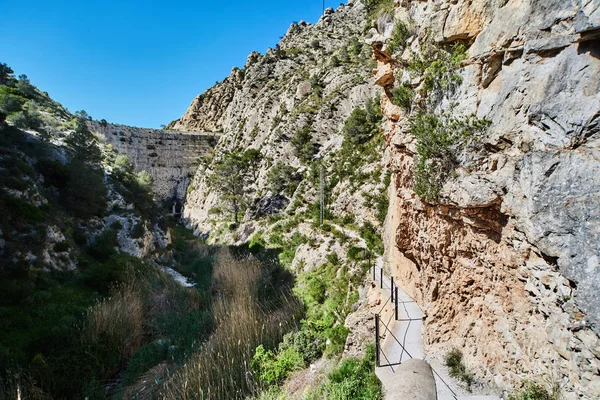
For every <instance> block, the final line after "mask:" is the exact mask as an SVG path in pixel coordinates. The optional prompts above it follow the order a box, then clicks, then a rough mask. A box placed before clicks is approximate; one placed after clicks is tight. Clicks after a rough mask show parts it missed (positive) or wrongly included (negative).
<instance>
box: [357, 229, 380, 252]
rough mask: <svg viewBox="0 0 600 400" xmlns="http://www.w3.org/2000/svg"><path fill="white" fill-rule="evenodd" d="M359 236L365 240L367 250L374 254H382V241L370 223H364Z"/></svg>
mask: <svg viewBox="0 0 600 400" xmlns="http://www.w3.org/2000/svg"><path fill="white" fill-rule="evenodd" d="M360 236H361V237H362V238H363V239H364V240H365V243H366V244H367V248H368V249H369V250H371V251H373V252H375V253H376V254H380V255H381V254H383V250H384V248H383V240H382V239H381V235H380V234H379V233H378V232H377V230H376V229H375V227H374V226H373V225H372V224H371V223H370V222H365V223H364V224H363V226H361V228H360Z"/></svg>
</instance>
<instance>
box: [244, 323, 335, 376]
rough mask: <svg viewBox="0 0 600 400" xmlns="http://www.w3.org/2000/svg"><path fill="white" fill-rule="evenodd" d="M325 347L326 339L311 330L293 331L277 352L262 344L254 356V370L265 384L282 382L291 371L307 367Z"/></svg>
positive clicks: (252, 364)
mask: <svg viewBox="0 0 600 400" xmlns="http://www.w3.org/2000/svg"><path fill="white" fill-rule="evenodd" d="M324 349H325V339H324V338H323V337H322V336H315V333H314V332H312V331H310V330H300V331H297V332H291V333H288V334H286V335H285V336H284V337H283V341H282V342H281V343H280V344H279V349H278V351H277V354H275V353H274V352H273V351H271V350H265V348H264V346H262V345H260V346H258V347H257V348H256V352H255V354H254V357H253V358H252V363H251V366H252V370H253V371H254V372H255V375H256V376H257V380H258V382H259V383H260V384H261V385H263V386H265V387H268V386H272V385H277V384H280V383H282V382H283V381H284V380H285V379H286V378H287V377H288V376H289V374H290V373H291V372H293V371H295V370H298V369H302V368H306V367H307V366H308V365H309V364H310V363H311V362H313V361H315V360H317V359H318V358H319V357H321V355H322V354H323V350H324Z"/></svg>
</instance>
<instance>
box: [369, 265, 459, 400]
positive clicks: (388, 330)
mask: <svg viewBox="0 0 600 400" xmlns="http://www.w3.org/2000/svg"><path fill="white" fill-rule="evenodd" d="M376 268H377V267H376V266H375V265H374V266H373V278H374V279H373V280H374V281H375V282H377V279H376ZM380 270H381V276H380V279H379V281H380V287H381V289H383V288H384V287H385V288H386V289H388V290H390V291H392V289H391V288H390V287H389V286H388V285H386V284H385V282H384V280H383V268H381V269H380ZM391 282H392V285H393V278H392V279H391ZM393 298H394V296H393V293H392V294H391V295H390V297H388V299H387V300H386V302H385V303H384V304H383V306H382V307H381V310H380V311H379V313H377V314H376V318H375V323H376V324H377V325H378V324H379V322H381V323H382V324H383V326H384V327H385V330H386V332H385V333H388V332H389V334H390V335H391V337H393V338H394V340H395V341H396V343H398V345H400V348H401V349H402V352H401V353H400V360H399V362H397V363H392V362H390V360H389V359H388V357H387V355H386V354H385V351H383V349H382V348H381V345H380V343H379V342H380V340H381V338H380V336H382V337H383V336H385V333H384V334H383V335H380V333H379V326H377V327H376V328H377V329H376V330H375V331H376V337H375V340H376V348H377V351H378V354H377V361H378V362H377V366H378V367H390V368H391V370H392V372H395V371H394V366H395V365H400V364H402V357H403V356H404V353H406V355H407V356H408V357H409V358H411V359H413V358H414V357H413V356H412V355H411V354H410V353H409V352H408V350H407V349H406V347H405V346H404V345H405V344H406V336H407V335H408V331H409V329H410V324H411V323H412V321H422V320H423V318H411V316H410V313H409V312H408V308H407V307H406V303H414V302H415V301H414V300H410V301H404V300H402V301H399V300H398V295H397V293H396V298H395V299H394V301H395V304H394V307H395V308H396V307H398V303H400V304H402V306H403V308H404V312H405V313H406V315H407V317H408V318H402V319H398V318H397V315H398V313H397V309H396V310H395V311H396V312H395V316H396V319H395V320H396V321H402V322H408V325H407V327H406V329H405V330H404V337H403V338H402V340H403V341H402V343H401V342H400V340H399V339H398V338H397V337H396V335H394V332H392V330H391V329H390V327H389V325H388V324H390V322H391V321H392V318H393V317H394V314H393V315H392V316H391V317H390V318H389V320H388V323H387V324H386V323H385V322H383V321H382V320H381V318H380V317H379V316H380V315H381V312H382V311H383V309H384V308H385V306H386V305H387V304H388V302H389V301H390V300H391V299H393ZM379 352H381V353H382V354H383V357H384V358H385V360H386V362H387V364H385V365H380V362H379ZM430 367H431V364H430ZM431 370H432V371H433V373H434V374H435V375H436V376H437V377H438V379H439V380H440V381H442V383H443V384H444V385H445V386H446V387H447V388H448V390H449V391H450V393H452V397H454V399H455V400H458V396H457V395H456V393H455V392H454V390H452V388H451V387H450V385H448V383H447V382H446V381H445V380H444V379H443V378H442V377H441V376H440V374H439V373H438V372H437V371H436V370H435V369H434V368H433V367H431Z"/></svg>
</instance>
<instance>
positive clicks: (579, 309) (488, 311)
mask: <svg viewBox="0 0 600 400" xmlns="http://www.w3.org/2000/svg"><path fill="white" fill-rule="evenodd" d="M409 16H410V21H409ZM398 21H402V22H404V23H405V24H408V25H411V33H410V37H409V38H408V39H407V41H406V48H405V50H404V52H403V53H402V54H401V57H399V60H397V61H395V60H391V59H389V57H385V56H387V54H386V53H385V52H381V51H380V50H379V49H381V45H382V43H383V42H384V40H385V37H386V34H385V32H372V34H371V35H370V36H371V37H372V38H373V39H372V40H371V42H374V43H373V47H374V48H375V49H376V51H375V55H376V57H377V58H378V70H377V73H376V76H377V77H378V83H379V84H380V85H382V86H383V87H384V89H385V93H384V94H383V95H382V98H381V101H382V109H383V110H384V114H385V115H386V116H387V118H388V122H387V123H386V139H387V143H388V147H389V149H390V152H391V155H390V168H391V170H392V171H393V176H392V182H393V184H392V187H391V188H390V200H391V201H390V208H389V212H388V219H387V222H386V245H387V249H386V261H387V263H388V266H389V268H390V272H391V273H392V274H394V276H395V277H396V279H398V280H399V281H400V282H402V283H403V285H404V286H405V287H406V289H407V290H408V291H410V292H411V293H412V295H413V296H414V297H415V298H416V299H418V301H419V303H420V305H421V306H422V307H423V308H424V309H425V310H426V311H427V314H428V318H427V320H426V341H427V343H428V346H429V347H428V351H429V352H430V353H438V354H443V353H444V352H446V351H447V350H448V349H449V348H450V347H459V348H461V349H463V353H464V355H465V360H466V364H467V366H468V367H470V368H471V371H473V372H474V373H475V375H476V377H477V378H479V379H482V380H486V381H488V382H492V383H494V384H496V385H497V386H498V387H499V388H501V389H505V390H510V388H511V387H518V386H519V384H520V383H521V382H522V381H523V380H524V379H538V380H554V381H556V382H558V383H560V384H561V386H562V390H563V392H564V393H565V395H566V398H568V399H575V398H578V399H579V398H586V399H597V398H599V397H600V350H599V349H600V340H599V337H598V335H599V334H600V247H599V243H600V174H599V172H600V135H599V134H598V133H599V132H600V129H599V125H598V122H599V121H600V90H599V89H600V60H599V57H600V50H599V49H600V41H599V39H598V37H599V36H600V2H598V1H563V0H518V1H517V0H508V1H506V0H502V1H501V0H499V1H479V0H476V1H462V0H458V1H437V2H400V5H398V6H397V7H396V10H395V18H394V19H393V20H391V21H390V22H389V24H395V23H399V22H398ZM380 31H381V27H380ZM388 31H391V29H388ZM427 32H429V35H430V37H433V42H434V43H436V45H437V46H444V45H452V44H456V43H458V42H460V43H465V44H467V49H468V53H467V54H468V59H467V60H466V61H464V62H463V63H462V66H461V68H459V69H458V70H457V73H458V74H459V75H460V77H461V79H460V81H461V84H460V85H458V86H457V87H456V89H455V90H454V91H451V90H448V91H446V93H444V95H443V96H442V98H440V99H438V100H437V101H435V102H434V101H432V100H431V99H427V98H424V99H421V101H423V102H428V104H431V108H430V109H431V110H433V112H435V113H437V114H438V115H441V112H442V110H451V112H452V114H453V115H458V116H460V115H463V116H466V115H471V114H474V115H475V116H476V117H477V118H486V119H488V120H489V121H491V123H490V125H489V128H488V129H487V132H486V134H485V135H484V137H483V138H482V139H481V140H482V143H481V144H482V145H481V146H480V147H479V150H478V151H477V152H471V153H468V152H467V154H463V155H462V158H461V159H459V160H458V163H457V165H456V169H455V170H454V171H453V173H452V174H450V177H449V178H448V179H447V180H446V182H445V183H444V185H443V187H442V188H441V191H440V195H439V197H438V198H437V199H436V200H435V201H425V200H423V199H421V198H419V196H417V195H416V193H415V192H414V190H413V185H414V178H413V171H414V169H415V165H416V162H417V161H418V159H419V153H418V147H417V142H416V139H415V137H414V136H413V134H412V133H411V128H410V123H411V121H413V120H414V117H415V110H414V109H413V113H412V114H411V113H410V112H407V111H404V110H402V109H400V108H399V107H397V106H395V105H393V104H392V102H391V94H392V93H393V90H394V86H396V87H397V86H398V85H399V84H400V82H401V81H404V82H408V83H409V84H410V85H411V86H412V87H413V88H414V89H415V92H416V93H417V98H419V96H422V93H423V92H424V91H423V88H424V87H425V86H424V81H423V76H417V75H418V74H417V75H415V74H413V73H411V72H410V71H409V70H410V68H409V66H410V63H411V61H413V60H415V59H416V58H417V57H418V54H419V53H420V52H422V51H423V50H422V49H421V48H420V46H421V44H422V43H424V42H425V37H426V33H427ZM388 36H389V35H388ZM384 50H385V47H384ZM382 54H383V55H384V56H382ZM390 69H392V70H393V74H394V75H395V76H396V78H397V79H396V80H395V81H394V80H392V81H391V82H390V79H389V76H390ZM386 77H387V78H386ZM417 101H419V100H417Z"/></svg>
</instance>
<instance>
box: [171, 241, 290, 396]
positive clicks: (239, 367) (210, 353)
mask: <svg viewBox="0 0 600 400" xmlns="http://www.w3.org/2000/svg"><path fill="white" fill-rule="evenodd" d="M262 274H263V270H262V268H261V264H260V262H259V261H258V260H256V259H254V258H235V257H233V256H232V254H231V253H230V252H229V251H227V250H222V251H221V252H220V253H219V254H218V256H217V260H216V262H215V264H214V266H213V292H214V294H215V297H216V298H215V300H214V302H213V314H214V319H215V324H216V325H215V326H216V329H215V332H214V333H213V335H212V336H211V337H210V339H209V340H208V341H207V342H206V343H205V344H204V345H203V346H202V347H201V348H200V349H199V351H198V353H197V354H196V355H195V356H193V357H191V358H190V359H189V360H188V362H187V363H186V364H185V365H183V366H182V367H180V368H179V369H177V370H176V371H174V373H173V374H172V376H171V378H170V379H169V380H168V381H167V382H166V384H165V386H164V387H163V390H162V391H161V393H160V395H159V398H161V399H183V400H187V399H242V398H244V397H246V395H248V394H251V393H254V392H256V391H257V390H258V386H257V384H256V382H255V379H254V376H253V375H252V372H251V368H250V361H251V360H252V357H253V355H254V352H255V350H256V347H257V346H258V345H259V344H267V345H273V344H274V343H277V342H279V341H281V338H282V337H283V334H285V333H286V332H287V331H288V330H290V329H291V328H292V326H293V324H294V316H295V315H297V314H298V313H299V311H300V310H301V304H300V302H299V301H297V300H296V299H295V298H294V297H292V296H289V295H287V294H285V293H281V296H282V297H283V300H282V302H281V304H282V306H281V307H279V308H278V309H277V310H276V311H275V312H273V311H267V310H266V309H265V308H264V307H263V306H262V305H261V304H260V301H259V299H258V290H259V282H261V280H262V278H263V277H262Z"/></svg>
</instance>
